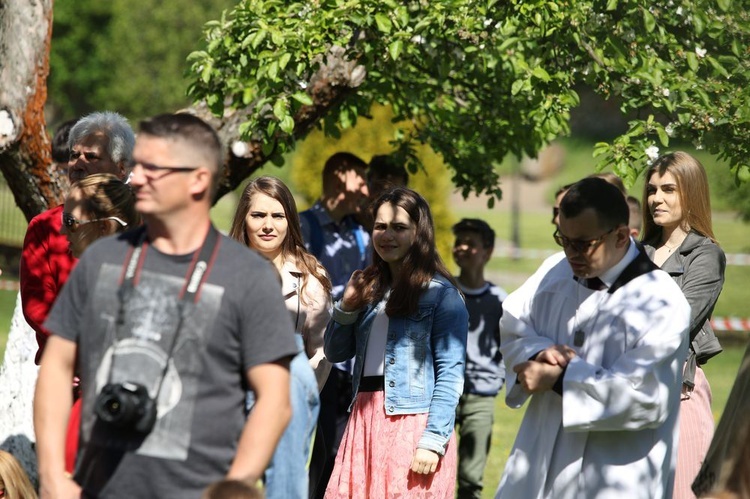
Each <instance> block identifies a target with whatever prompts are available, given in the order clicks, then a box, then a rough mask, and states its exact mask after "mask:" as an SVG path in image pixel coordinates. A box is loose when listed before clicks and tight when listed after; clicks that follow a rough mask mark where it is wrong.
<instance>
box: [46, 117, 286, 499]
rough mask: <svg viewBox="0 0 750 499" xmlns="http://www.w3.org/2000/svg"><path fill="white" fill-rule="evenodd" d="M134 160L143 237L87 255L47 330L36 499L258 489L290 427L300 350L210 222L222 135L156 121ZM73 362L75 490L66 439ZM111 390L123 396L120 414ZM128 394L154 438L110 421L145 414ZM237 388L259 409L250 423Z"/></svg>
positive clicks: (101, 245)
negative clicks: (77, 420)
mask: <svg viewBox="0 0 750 499" xmlns="http://www.w3.org/2000/svg"><path fill="white" fill-rule="evenodd" d="M133 158H134V162H135V167H134V169H133V177H132V181H131V182H132V185H133V188H134V192H135V196H136V208H137V209H138V210H139V211H140V212H141V213H142V214H143V217H144V219H145V221H146V226H145V227H144V228H141V229H137V230H135V231H130V232H127V233H125V234H122V235H120V236H117V237H113V238H106V239H103V240H101V241H98V242H97V243H95V244H93V245H92V246H91V247H89V248H88V249H87V250H86V253H85V254H84V255H83V257H82V258H81V260H80V261H79V264H78V266H77V267H76V268H75V270H74V271H73V273H72V274H71V276H70V278H69V280H68V283H67V284H66V286H65V288H64V289H63V291H62V293H61V295H60V297H59V298H58V300H57V302H56V303H55V306H54V308H53V309H52V312H51V314H50V316H49V318H48V320H47V322H46V323H45V326H46V327H47V328H48V329H49V330H50V331H52V333H53V336H52V338H51V339H50V341H49V343H48V344H47V348H46V350H45V353H44V357H43V359H42V367H41V370H40V377H39V384H38V388H37V395H36V399H35V413H34V421H35V427H36V431H37V441H38V451H39V462H40V471H41V477H40V478H41V493H42V497H54V498H59V497H63V498H64V497H78V494H81V495H82V496H83V497H104V498H126V497H128V498H130V497H159V498H195V499H197V498H199V497H200V496H201V492H202V491H203V490H204V489H205V488H206V487H207V486H208V485H209V484H211V483H212V482H216V481H219V480H222V479H224V478H229V479H239V480H243V481H246V482H249V483H253V482H254V481H255V480H257V479H258V478H259V477H260V476H261V475H262V473H263V470H264V469H265V467H266V465H267V463H268V460H269V459H270V456H271V455H272V453H273V450H274V448H275V445H276V442H277V441H278V438H279V437H280V435H281V433H282V432H283V430H284V428H285V426H286V424H287V421H288V419H289V416H290V406H289V392H288V390H289V373H288V363H289V359H290V357H291V356H293V355H294V354H295V353H296V345H295V343H294V337H293V331H294V328H293V325H292V323H291V319H290V316H289V314H288V312H287V311H286V308H285V306H284V303H283V301H282V299H281V289H280V286H279V282H278V276H277V275H276V274H275V271H274V270H273V269H272V267H271V265H270V264H269V263H268V262H267V261H266V260H264V259H263V258H261V257H260V256H259V255H257V254H255V253H254V252H252V251H250V250H248V249H247V248H245V247H244V246H241V245H239V244H238V243H236V242H234V241H232V240H230V239H229V238H227V237H225V236H221V235H219V234H218V233H217V232H216V231H215V229H213V227H212V226H211V223H210V219H209V217H208V210H209V208H210V197H211V195H210V194H211V192H212V187H211V186H212V182H213V178H214V176H215V174H216V172H217V171H218V168H219V165H220V158H221V154H220V146H219V141H218V138H217V137H216V134H215V133H214V132H213V130H211V129H210V127H208V125H206V124H205V123H203V122H202V121H200V120H199V119H197V118H195V117H193V116H190V115H163V116H157V117H155V118H153V119H151V120H148V121H146V122H144V123H142V124H141V132H140V134H139V136H138V139H137V142H136V147H135V150H134V154H133ZM212 240H215V244H212ZM76 355H77V363H78V364H77V369H78V372H79V373H80V377H81V380H82V386H83V397H82V399H83V409H82V414H81V434H80V447H79V453H78V457H77V461H76V469H75V473H74V477H73V479H74V481H73V480H70V479H68V478H66V477H65V475H64V470H63V440H64V436H65V423H66V421H67V416H68V413H69V408H70V403H71V400H70V389H69V385H70V380H71V379H72V376H73V367H74V364H75V362H76ZM105 386H115V387H119V390H120V395H118V397H119V398H117V400H116V402H115V403H113V402H112V400H114V398H113V397H112V396H109V397H108V396H105V395H103V392H106V391H107V390H106V389H105ZM138 386H140V387H143V389H145V392H146V393H147V395H148V399H149V400H153V401H154V406H155V414H156V417H155V421H154V422H153V425H149V424H147V423H144V421H147V419H148V418H144V417H142V416H140V415H135V416H133V417H132V418H128V417H127V414H126V413H127V410H126V409H120V408H121V407H125V408H126V407H127V405H128V404H127V400H131V404H130V405H132V406H133V407H136V408H138V407H147V406H148V403H147V402H145V403H143V402H137V399H138V397H137V396H135V395H133V393H137V391H136V392H132V391H131V390H132V389H133V388H134V387H138ZM247 389H252V390H253V391H255V394H256V400H257V402H256V406H255V410H254V411H253V413H252V414H251V416H250V417H249V418H248V419H247V420H246V419H245V415H244V411H243V409H244V397H245V391H246V390H247ZM123 393H124V394H125V395H122V394H123ZM103 408H104V409H103ZM118 411H119V412H118ZM146 412H147V413H148V411H146Z"/></svg>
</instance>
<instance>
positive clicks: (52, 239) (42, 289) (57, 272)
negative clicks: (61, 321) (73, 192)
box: [21, 205, 78, 364]
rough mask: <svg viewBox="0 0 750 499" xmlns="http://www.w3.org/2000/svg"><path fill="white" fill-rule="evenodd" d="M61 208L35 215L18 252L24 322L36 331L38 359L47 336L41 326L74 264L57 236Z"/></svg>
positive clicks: (74, 259) (67, 248)
mask: <svg viewBox="0 0 750 499" xmlns="http://www.w3.org/2000/svg"><path fill="white" fill-rule="evenodd" d="M62 211H63V207H62V205H60V206H57V207H55V208H52V209H49V210H47V211H45V212H44V213H40V214H39V215H37V216H35V217H34V218H33V219H32V220H31V222H30V223H29V227H28V228H27V229H26V237H25V238H24V240H23V252H22V253H21V304H22V307H23V315H24V317H26V322H28V323H29V325H30V326H31V327H32V328H34V331H36V340H37V343H39V350H38V351H37V354H36V359H35V360H36V363H37V364H39V361H40V359H41V357H42V351H43V350H44V344H45V343H46V342H47V338H48V337H49V334H50V333H49V331H47V330H46V329H45V328H44V326H43V324H44V321H45V320H46V319H47V314H49V311H50V309H51V308H52V304H53V303H54V302H55V299H56V298H57V294H58V293H59V292H60V290H61V289H62V286H63V284H65V281H66V280H67V279H68V274H70V271H71V270H73V267H74V266H75V264H76V262H77V261H78V260H77V259H76V258H74V257H73V255H72V254H71V253H70V248H69V245H68V238H67V237H65V236H64V235H62V234H60V229H61V228H62Z"/></svg>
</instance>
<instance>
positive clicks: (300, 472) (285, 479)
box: [248, 334, 320, 499]
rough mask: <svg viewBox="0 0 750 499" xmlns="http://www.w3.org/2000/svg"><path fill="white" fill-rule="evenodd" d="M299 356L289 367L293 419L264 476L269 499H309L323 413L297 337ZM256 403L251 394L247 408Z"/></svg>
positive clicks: (296, 335)
mask: <svg viewBox="0 0 750 499" xmlns="http://www.w3.org/2000/svg"><path fill="white" fill-rule="evenodd" d="M294 336H295V339H296V340H297V346H298V347H299V348H300V353H298V354H297V355H296V356H295V357H294V359H292V362H291V363H290V365H289V373H290V378H291V386H290V388H289V398H290V401H291V404H292V419H291V420H290V421H289V426H287V427H286V430H285V431H284V433H283V434H282V435H281V440H279V443H278V445H277V446H276V451H275V452H274V454H273V457H272V458H271V463H270V464H269V465H268V468H267V469H266V473H265V492H266V499H307V496H308V474H307V463H308V458H309V456H310V446H311V444H312V438H313V436H314V435H315V428H316V425H317V422H318V412H319V411H320V398H319V396H318V382H317V380H316V379H315V373H314V372H313V369H312V367H310V363H309V361H308V359H307V355H306V354H305V349H304V346H303V343H302V335H300V334H295V335H294ZM253 403H254V400H253V397H252V394H248V409H251V408H252V404H253Z"/></svg>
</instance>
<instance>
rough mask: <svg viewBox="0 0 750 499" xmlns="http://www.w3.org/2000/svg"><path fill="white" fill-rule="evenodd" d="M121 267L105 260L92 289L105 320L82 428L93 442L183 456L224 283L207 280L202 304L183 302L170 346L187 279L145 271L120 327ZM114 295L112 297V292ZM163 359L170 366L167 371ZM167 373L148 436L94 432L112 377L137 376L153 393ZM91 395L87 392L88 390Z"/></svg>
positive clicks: (144, 452) (126, 378) (127, 378)
mask: <svg viewBox="0 0 750 499" xmlns="http://www.w3.org/2000/svg"><path fill="white" fill-rule="evenodd" d="M120 273H121V268H120V267H119V266H113V265H104V266H103V267H102V269H101V273H100V276H99V279H98V281H97V286H96V291H95V294H94V296H95V297H94V303H93V309H94V310H98V311H101V312H100V324H106V326H105V327H106V331H100V334H102V335H106V337H107V341H105V342H103V346H102V347H101V348H104V349H105V350H104V351H102V352H101V353H100V355H99V356H98V357H97V358H99V359H101V361H100V363H99V365H98V367H97V368H96V376H95V377H96V379H95V383H92V384H95V386H89V390H91V391H93V390H95V393H92V394H91V395H93V397H92V396H84V401H85V402H84V403H85V405H86V406H89V407H90V410H84V415H85V416H84V422H83V428H82V429H83V432H84V435H89V436H90V438H91V443H93V444H95V445H101V446H105V447H109V448H116V449H120V450H126V449H128V450H134V451H135V452H136V453H137V454H141V455H145V456H151V457H158V458H165V459H174V460H185V459H186V458H187V455H188V448H189V445H190V438H191V434H190V430H191V425H192V421H193V411H194V406H195V401H196V394H197V389H198V382H199V379H200V376H201V375H202V360H201V355H202V352H203V351H204V348H205V345H206V343H207V341H208V338H206V337H205V333H206V332H207V331H210V330H211V327H209V325H210V324H211V323H212V322H213V321H214V319H215V317H216V315H217V314H218V311H219V307H220V305H221V299H222V296H223V293H224V288H223V287H220V286H216V285H212V284H204V285H203V286H202V288H201V291H200V301H199V303H197V304H192V303H190V304H186V310H185V312H184V320H183V322H182V326H181V327H180V331H179V333H178V336H177V342H176V343H175V345H174V349H173V351H172V353H171V356H170V353H169V350H170V348H171V346H172V342H173V340H174V335H175V333H177V325H178V318H179V312H178V303H179V293H180V290H181V289H182V287H183V285H184V278H182V277H176V276H170V275H165V274H160V273H156V272H152V271H146V270H144V271H143V272H142V273H141V276H140V282H139V283H138V284H137V285H136V287H135V288H134V289H133V292H132V295H131V297H130V298H129V299H127V300H125V304H124V310H123V315H122V318H123V323H122V325H121V326H119V327H117V326H116V318H115V314H116V312H113V311H117V310H118V309H119V307H120V304H119V301H118V300H117V299H116V298H114V297H116V296H117V290H113V289H112V287H113V286H118V284H116V283H118V282H119V275H120ZM113 298H114V299H113ZM165 366H167V368H166V371H165ZM162 373H165V374H164V376H163V378H164V380H163V382H162V386H161V390H160V391H159V396H158V400H157V419H156V424H155V426H154V428H153V430H152V431H151V432H150V433H149V434H148V435H147V436H146V438H145V440H143V441H140V439H137V440H138V441H137V442H136V441H133V439H132V438H131V439H127V438H123V437H122V435H114V438H113V435H112V433H117V432H99V431H93V432H92V430H95V429H97V428H98V426H97V428H95V426H94V425H95V423H96V416H95V415H94V410H93V400H92V398H95V394H98V393H99V392H100V391H101V389H102V387H103V386H104V385H106V384H107V383H122V382H126V381H127V382H132V383H138V384H141V385H143V386H145V387H146V388H147V389H148V391H149V395H150V397H151V398H152V399H153V398H154V397H156V395H157V391H158V390H159V383H160V381H161V380H162ZM87 395H88V393H87Z"/></svg>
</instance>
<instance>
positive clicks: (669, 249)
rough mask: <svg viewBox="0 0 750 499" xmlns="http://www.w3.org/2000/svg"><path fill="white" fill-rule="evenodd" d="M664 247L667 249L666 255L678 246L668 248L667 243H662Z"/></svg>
mask: <svg viewBox="0 0 750 499" xmlns="http://www.w3.org/2000/svg"><path fill="white" fill-rule="evenodd" d="M664 247H665V248H667V253H671V252H672V251H673V250H674V249H675V248H679V247H680V245H679V244H675V245H674V246H670V245H668V244H667V243H664Z"/></svg>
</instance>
